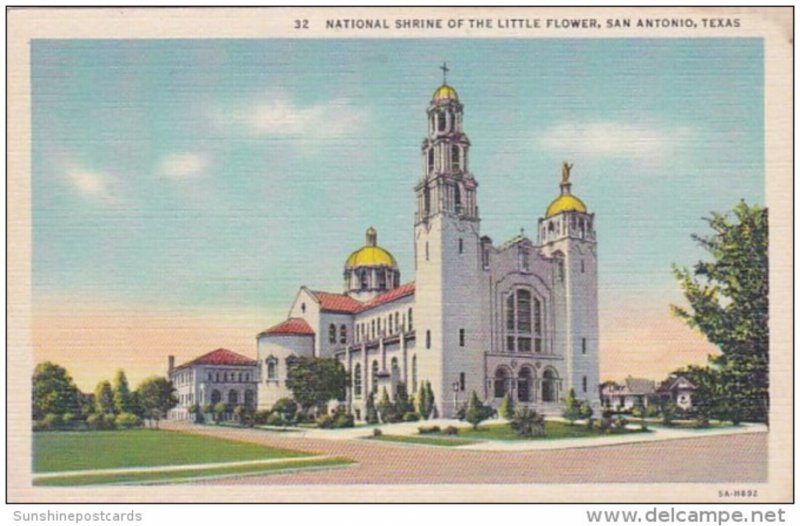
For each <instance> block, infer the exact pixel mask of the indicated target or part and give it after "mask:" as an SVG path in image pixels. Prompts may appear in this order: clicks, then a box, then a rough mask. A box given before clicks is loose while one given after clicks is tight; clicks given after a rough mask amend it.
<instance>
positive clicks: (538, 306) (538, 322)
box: [533, 298, 542, 352]
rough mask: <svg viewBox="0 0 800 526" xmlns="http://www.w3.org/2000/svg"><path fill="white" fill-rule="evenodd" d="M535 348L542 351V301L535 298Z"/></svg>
mask: <svg viewBox="0 0 800 526" xmlns="http://www.w3.org/2000/svg"><path fill="white" fill-rule="evenodd" d="M533 341H534V345H533V350H534V351H536V352H542V302H541V301H539V298H533Z"/></svg>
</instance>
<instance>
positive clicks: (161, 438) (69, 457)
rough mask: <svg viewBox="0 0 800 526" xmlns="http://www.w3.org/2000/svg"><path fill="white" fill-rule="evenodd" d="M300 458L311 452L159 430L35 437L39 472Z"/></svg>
mask: <svg viewBox="0 0 800 526" xmlns="http://www.w3.org/2000/svg"><path fill="white" fill-rule="evenodd" d="M298 456H308V453H303V452H300V451H290V450H286V449H275V448H269V447H265V446H259V445H257V444H249V443H246V442H236V441H233V440H224V439H220V438H212V437H207V436H200V435H191V434H186V433H180V432H177V431H166V430H154V429H136V430H129V431H85V432H68V431H64V432H47V433H34V435H33V471H34V473H47V472H56V471H75V470H82V469H108V468H128V467H138V466H161V465H182V464H205V463H210V462H233V461H240V460H265V459H270V458H290V457H298Z"/></svg>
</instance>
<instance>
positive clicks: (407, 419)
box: [403, 412, 419, 422]
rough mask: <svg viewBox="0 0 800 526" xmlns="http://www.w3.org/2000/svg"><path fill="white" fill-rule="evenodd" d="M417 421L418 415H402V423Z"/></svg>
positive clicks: (411, 413)
mask: <svg viewBox="0 0 800 526" xmlns="http://www.w3.org/2000/svg"><path fill="white" fill-rule="evenodd" d="M417 421H419V415H418V414H417V413H413V412H408V413H406V414H404V415H403V422H417Z"/></svg>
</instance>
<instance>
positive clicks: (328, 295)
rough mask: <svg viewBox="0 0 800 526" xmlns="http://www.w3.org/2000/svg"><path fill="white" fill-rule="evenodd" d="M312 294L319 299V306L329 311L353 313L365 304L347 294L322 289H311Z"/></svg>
mask: <svg viewBox="0 0 800 526" xmlns="http://www.w3.org/2000/svg"><path fill="white" fill-rule="evenodd" d="M311 294H312V295H313V296H314V297H315V298H317V301H319V308H320V309H322V310H324V311H327V312H343V313H347V314H353V313H355V312H358V310H359V309H360V308H361V307H362V306H363V305H362V303H361V302H359V301H357V300H354V299H353V298H351V297H350V296H347V295H345V294H334V293H332V292H322V291H311Z"/></svg>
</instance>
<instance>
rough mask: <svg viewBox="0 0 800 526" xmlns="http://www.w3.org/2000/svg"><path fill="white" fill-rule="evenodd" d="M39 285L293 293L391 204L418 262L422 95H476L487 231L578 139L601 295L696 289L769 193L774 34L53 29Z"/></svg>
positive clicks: (526, 223) (103, 291)
mask: <svg viewBox="0 0 800 526" xmlns="http://www.w3.org/2000/svg"><path fill="white" fill-rule="evenodd" d="M31 53H32V55H31V56H32V60H31V64H32V73H31V74H32V95H33V105H32V119H33V121H32V124H33V143H32V155H33V173H32V196H33V225H34V229H33V288H34V301H35V302H36V301H49V300H50V299H53V298H58V299H60V300H61V301H66V302H68V304H72V303H80V302H81V301H89V300H92V301H94V300H106V301H113V302H117V303H127V304H130V305H152V306H156V305H159V306H169V307H170V308H174V309H194V308H208V309H224V308H228V307H232V306H238V307H247V308H252V309H257V310H263V312H265V313H268V312H272V311H276V310H279V311H281V312H283V311H284V310H285V309H286V308H287V307H288V303H289V301H290V300H291V298H292V297H293V294H294V292H295V291H296V288H297V287H298V286H299V285H301V284H306V285H309V286H311V287H313V288H321V289H330V290H334V291H337V290H340V288H341V279H342V278H341V271H342V265H343V262H344V259H345V258H346V257H347V255H348V254H349V253H350V252H351V251H352V250H354V249H356V248H358V247H359V246H360V245H361V244H363V233H364V230H365V229H366V228H367V227H368V226H370V225H374V226H375V227H376V228H377V229H378V233H379V243H380V244H381V245H383V246H384V247H386V248H387V249H389V250H390V251H391V252H392V253H393V254H394V255H395V257H396V258H397V259H398V261H399V264H400V267H401V271H402V273H403V277H404V281H406V280H409V279H412V278H413V261H412V257H413V245H412V239H413V238H412V232H413V224H412V223H413V212H414V206H415V202H414V195H413V185H414V184H415V183H416V182H417V180H418V178H419V176H420V167H421V162H420V158H419V145H420V141H421V140H422V138H423V136H424V133H425V129H426V128H425V126H426V121H425V113H424V111H425V107H426V105H427V103H428V100H429V98H430V96H431V93H432V92H433V90H434V89H435V88H436V87H437V86H438V85H439V84H440V83H441V71H440V70H439V69H438V67H439V65H440V64H441V62H442V61H443V60H447V63H448V65H449V67H450V68H451V71H450V74H449V81H450V82H449V83H450V84H452V85H453V86H455V88H456V89H457V90H458V92H459V94H460V97H461V100H462V102H463V103H464V104H465V130H466V132H467V134H468V135H469V137H470V139H471V141H472V145H473V146H472V149H471V168H472V171H473V172H474V174H475V176H476V178H477V179H478V181H479V183H480V188H479V190H478V203H479V206H480V210H481V216H482V219H483V221H482V224H481V229H482V233H484V234H486V235H489V236H491V237H492V238H493V240H494V241H495V242H496V243H497V244H500V243H501V242H503V241H504V240H506V239H508V238H510V237H511V236H513V235H515V234H517V233H519V229H520V228H525V229H526V231H528V232H531V233H533V232H535V226H536V222H537V219H538V218H539V217H540V216H541V215H542V214H543V212H544V210H545V208H546V207H547V205H548V203H549V202H550V201H551V200H552V199H553V198H554V197H555V196H556V195H557V193H558V181H559V176H560V163H561V161H562V160H570V161H571V162H574V164H575V167H574V169H573V172H572V174H573V175H572V181H573V192H574V193H575V194H576V195H578V196H579V197H581V198H582V199H583V200H584V201H585V202H586V204H587V206H588V207H589V209H590V211H592V212H594V213H595V214H596V217H597V220H596V225H597V231H598V238H599V260H600V283H601V290H600V295H601V308H603V309H620V308H624V302H625V301H627V299H629V298H639V299H641V298H646V299H647V300H648V301H652V302H654V303H658V304H659V305H660V307H659V308H662V309H665V310H666V308H667V307H666V306H667V304H668V303H669V302H670V301H675V300H678V299H679V298H680V295H679V291H678V288H677V285H676V284H675V281H674V278H673V277H672V276H671V274H670V265H671V263H672V262H677V263H680V264H691V263H692V262H694V261H696V260H697V259H698V258H699V257H701V256H702V253H701V252H700V251H699V250H698V249H697V248H696V247H695V245H694V243H693V242H692V241H691V239H690V237H689V236H690V234H691V233H693V232H702V231H703V228H704V223H703V222H702V220H701V218H702V217H704V216H707V215H708V213H709V211H711V210H720V211H722V210H727V209H730V208H731V207H733V206H734V205H735V204H736V202H737V201H738V200H739V199H742V198H744V199H745V200H747V201H748V202H755V203H760V204H763V202H764V177H763V170H764V166H763V165H764V156H763V142H764V131H763V130H764V125H763V81H764V79H763V51H762V43H761V41H760V40H759V39H735V40H733V39H691V40H683V39H652V40H645V39H529V40H525V39H517V40H503V39H483V40H477V39H476V40H469V39H463V40H452V39H441V40H439V39H426V40H413V39H410V40H202V41H201V40H135V41H134V40H119V41H110V40H82V41H81V40H69V41H67V40H36V41H34V42H33V43H32V46H31Z"/></svg>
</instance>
